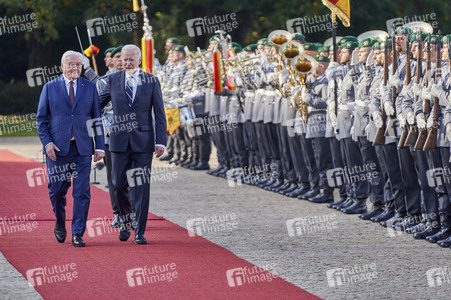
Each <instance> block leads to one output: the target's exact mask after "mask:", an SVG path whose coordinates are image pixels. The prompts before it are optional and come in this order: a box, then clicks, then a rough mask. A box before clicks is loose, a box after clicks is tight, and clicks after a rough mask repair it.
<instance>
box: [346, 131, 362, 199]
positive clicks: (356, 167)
mask: <svg viewBox="0 0 451 300" xmlns="http://www.w3.org/2000/svg"><path fill="white" fill-rule="evenodd" d="M340 143H341V147H342V152H343V153H345V161H346V166H347V167H348V170H349V179H350V182H351V186H352V190H353V198H354V199H355V200H358V201H366V199H367V198H368V193H369V185H368V181H367V180H366V179H362V174H363V173H364V172H361V171H362V170H363V168H365V165H364V163H363V158H362V154H361V153H360V147H359V144H358V143H357V142H355V141H353V140H352V139H351V138H350V137H349V138H344V139H342V140H340Z"/></svg>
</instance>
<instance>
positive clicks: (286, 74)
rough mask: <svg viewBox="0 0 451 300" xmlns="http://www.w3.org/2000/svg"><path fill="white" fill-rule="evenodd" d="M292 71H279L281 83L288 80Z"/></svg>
mask: <svg viewBox="0 0 451 300" xmlns="http://www.w3.org/2000/svg"><path fill="white" fill-rule="evenodd" d="M289 76H290V72H289V71H288V70H282V71H280V73H279V84H284V83H285V82H287V80H288V77H289Z"/></svg>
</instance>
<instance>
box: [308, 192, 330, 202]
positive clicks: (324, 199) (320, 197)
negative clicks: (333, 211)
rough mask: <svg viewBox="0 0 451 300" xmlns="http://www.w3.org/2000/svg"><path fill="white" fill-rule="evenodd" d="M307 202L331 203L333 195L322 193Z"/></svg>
mask: <svg viewBox="0 0 451 300" xmlns="http://www.w3.org/2000/svg"><path fill="white" fill-rule="evenodd" d="M309 201H310V202H313V203H331V202H332V201H334V195H333V194H332V193H331V192H329V191H327V192H324V191H322V192H321V193H319V194H318V195H316V196H315V197H313V198H310V199H309Z"/></svg>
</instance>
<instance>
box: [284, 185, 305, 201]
mask: <svg viewBox="0 0 451 300" xmlns="http://www.w3.org/2000/svg"><path fill="white" fill-rule="evenodd" d="M308 191H309V188H308V187H303V186H301V185H298V188H297V189H295V190H294V191H292V192H291V193H289V194H287V196H288V197H292V198H297V197H298V196H299V195H304V194H305V193H307V192H308Z"/></svg>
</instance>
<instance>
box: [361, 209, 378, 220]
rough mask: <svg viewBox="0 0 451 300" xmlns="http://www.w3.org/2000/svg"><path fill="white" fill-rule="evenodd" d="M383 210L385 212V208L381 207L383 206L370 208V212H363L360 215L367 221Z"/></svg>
mask: <svg viewBox="0 0 451 300" xmlns="http://www.w3.org/2000/svg"><path fill="white" fill-rule="evenodd" d="M383 212H384V209H383V208H381V207H373V209H372V210H370V211H369V212H367V213H364V214H361V215H360V216H359V218H360V219H362V220H365V221H369V220H371V218H372V217H374V216H378V215H380V214H381V213H383Z"/></svg>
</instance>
